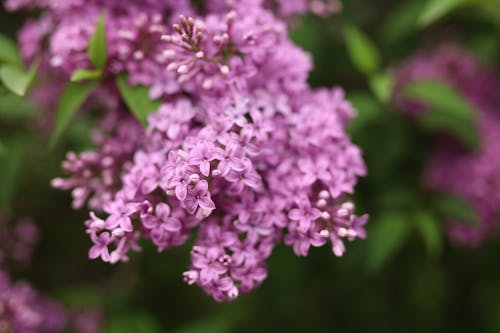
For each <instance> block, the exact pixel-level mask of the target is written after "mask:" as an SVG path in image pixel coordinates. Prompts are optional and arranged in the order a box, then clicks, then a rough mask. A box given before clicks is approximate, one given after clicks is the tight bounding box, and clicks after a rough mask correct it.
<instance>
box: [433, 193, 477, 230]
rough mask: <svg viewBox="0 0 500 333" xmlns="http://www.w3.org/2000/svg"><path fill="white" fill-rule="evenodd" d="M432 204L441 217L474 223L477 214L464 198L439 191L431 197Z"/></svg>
mask: <svg viewBox="0 0 500 333" xmlns="http://www.w3.org/2000/svg"><path fill="white" fill-rule="evenodd" d="M432 205H433V207H434V209H435V210H436V212H437V213H438V214H439V215H441V216H442V217H443V218H446V219H451V220H453V221H454V222H461V223H465V224H470V225H474V224H476V223H477V221H478V220H479V216H478V215H477V212H476V211H475V209H474V207H473V206H472V205H471V204H470V203H469V202H468V201H466V200H464V199H462V198H460V197H458V196H456V195H453V194H451V193H439V194H437V195H436V196H434V197H433V198H432Z"/></svg>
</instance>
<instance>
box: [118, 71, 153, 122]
mask: <svg viewBox="0 0 500 333" xmlns="http://www.w3.org/2000/svg"><path fill="white" fill-rule="evenodd" d="M117 85H118V89H119V90H120V94H121V96H122V98H123V100H124V101H125V104H127V106H128V107H129V109H130V111H131V112H132V113H133V114H134V115H135V116H136V118H137V119H138V120H139V121H140V122H141V123H142V124H143V125H146V123H147V116H148V114H150V113H151V112H154V111H156V110H158V108H159V107H160V104H161V103H160V101H158V100H152V99H151V98H149V88H147V87H145V86H135V87H131V86H130V85H129V84H128V82H127V79H126V77H125V76H124V75H120V76H118V78H117Z"/></svg>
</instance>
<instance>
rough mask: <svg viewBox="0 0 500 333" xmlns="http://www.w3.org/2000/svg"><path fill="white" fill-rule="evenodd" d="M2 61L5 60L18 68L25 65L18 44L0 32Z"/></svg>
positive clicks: (0, 57)
mask: <svg viewBox="0 0 500 333" xmlns="http://www.w3.org/2000/svg"><path fill="white" fill-rule="evenodd" d="M0 62H5V63H7V64H10V65H13V66H15V67H18V68H21V67H23V63H22V61H21V56H20V55H19V51H18V49H17V45H16V44H15V43H14V42H13V41H12V40H10V39H9V38H8V37H6V36H4V35H2V34H0Z"/></svg>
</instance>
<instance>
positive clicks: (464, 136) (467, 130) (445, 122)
mask: <svg viewBox="0 0 500 333" xmlns="http://www.w3.org/2000/svg"><path fill="white" fill-rule="evenodd" d="M419 123H420V124H421V125H422V127H424V128H426V129H428V130H432V131H444V132H447V133H449V134H451V135H453V136H454V137H455V138H457V139H458V140H459V141H460V142H461V143H462V144H463V145H464V146H466V147H468V148H470V149H474V148H477V147H478V146H479V145H480V143H481V138H480V136H479V133H478V132H477V129H476V128H475V127H474V123H473V122H472V121H464V120H463V119H460V118H459V117H453V116H450V115H449V114H447V113H443V112H439V111H433V112H428V113H426V114H425V115H423V116H422V117H420V119H419Z"/></svg>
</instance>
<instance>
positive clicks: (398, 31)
mask: <svg viewBox="0 0 500 333" xmlns="http://www.w3.org/2000/svg"><path fill="white" fill-rule="evenodd" d="M424 5H425V1H422V0H410V1H401V2H400V3H399V4H398V5H397V7H396V8H395V9H394V10H392V11H391V12H390V14H389V16H387V18H385V19H384V20H383V22H382V27H381V30H380V33H381V35H382V37H383V38H384V40H385V41H386V42H390V43H392V42H396V41H398V40H400V39H401V38H404V37H407V36H408V35H410V34H411V33H413V32H415V31H416V30H417V29H416V28H417V20H418V18H419V15H420V13H421V12H422V8H423V6H424Z"/></svg>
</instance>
